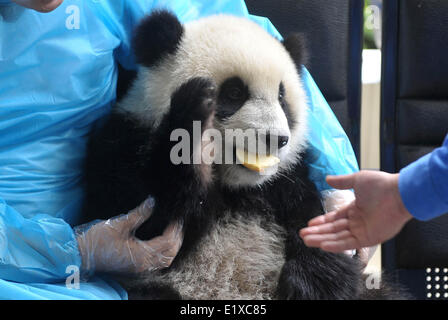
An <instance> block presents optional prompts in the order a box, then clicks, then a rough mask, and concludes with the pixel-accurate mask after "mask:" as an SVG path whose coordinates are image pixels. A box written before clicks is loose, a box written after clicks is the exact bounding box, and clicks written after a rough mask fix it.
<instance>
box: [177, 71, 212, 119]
mask: <svg viewBox="0 0 448 320" xmlns="http://www.w3.org/2000/svg"><path fill="white" fill-rule="evenodd" d="M215 109H216V85H215V84H214V82H213V81H212V80H211V79H207V78H199V77H198V78H193V79H190V80H189V81H187V82H186V83H184V84H183V85H182V86H181V87H180V88H179V89H178V90H177V91H176V92H175V93H174V94H173V96H172V98H171V110H170V113H171V117H172V118H173V119H176V121H175V123H177V124H180V123H183V125H182V126H181V127H190V126H191V124H192V122H193V121H201V122H202V123H209V122H210V121H208V120H210V118H211V117H213V115H214V111H215Z"/></svg>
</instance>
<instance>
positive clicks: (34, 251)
mask: <svg viewBox="0 0 448 320" xmlns="http://www.w3.org/2000/svg"><path fill="white" fill-rule="evenodd" d="M150 203H151V202H148V201H145V202H144V203H143V204H142V205H141V206H139V207H138V208H136V209H135V210H133V211H132V212H131V213H129V214H128V215H122V216H119V217H117V218H115V219H110V220H107V221H96V222H93V223H91V224H89V225H86V226H81V227H78V228H75V231H74V230H73V229H72V228H71V227H70V225H68V224H67V223H66V222H65V221H64V220H62V219H60V218H55V217H52V216H49V215H44V214H42V215H36V216H34V217H32V218H29V219H27V218H24V217H23V216H22V215H21V214H20V213H19V212H17V211H16V210H14V209H13V208H12V207H10V206H8V205H7V204H6V202H5V201H4V200H2V199H0V279H3V280H9V281H15V282H21V283H30V282H39V283H47V282H57V281H61V280H63V279H65V278H66V277H67V273H66V270H67V267H69V266H71V267H72V266H75V267H78V268H79V270H80V271H81V273H84V274H92V273H93V272H96V271H103V272H126V273H138V272H142V271H150V270H156V269H159V268H163V267H167V266H169V265H170V264H171V262H172V260H173V259H174V257H175V256H176V254H177V251H178V250H179V248H180V245H181V244H182V232H181V226H180V225H177V224H173V225H171V226H169V227H168V228H167V229H166V230H165V232H164V234H163V235H162V236H160V237H157V238H154V239H152V240H149V241H144V242H143V241H139V240H137V239H135V238H134V236H133V231H134V230H135V228H137V227H138V226H139V225H140V224H141V223H142V222H143V221H145V220H146V219H147V217H148V216H149V215H150V214H151V205H150Z"/></svg>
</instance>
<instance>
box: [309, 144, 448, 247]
mask: <svg viewBox="0 0 448 320" xmlns="http://www.w3.org/2000/svg"><path fill="white" fill-rule="evenodd" d="M327 181H328V183H329V184H330V185H332V186H334V187H335V188H338V189H351V188H353V189H354V190H355V196H356V200H355V201H353V202H351V203H350V204H348V205H347V206H345V207H343V208H341V209H339V210H336V211H332V212H330V213H327V214H325V215H322V216H319V217H317V218H315V219H312V220H311V221H309V224H308V226H309V227H308V228H304V229H302V230H301V231H300V235H301V237H302V238H303V239H304V241H305V243H306V244H307V245H309V246H312V247H320V248H322V249H324V250H328V251H334V252H338V251H342V250H348V249H353V248H359V247H364V246H370V245H374V244H378V243H382V242H384V241H386V240H389V239H391V238H392V237H394V236H395V235H396V234H397V233H398V232H399V231H400V230H401V229H402V228H403V226H404V225H405V224H406V222H407V221H409V220H410V219H411V218H412V217H415V218H417V219H420V220H428V219H431V218H434V217H437V216H439V215H441V214H443V213H446V212H448V201H447V199H448V186H447V181H448V137H447V138H445V142H444V144H443V146H442V147H440V148H438V149H436V150H434V151H433V152H432V153H431V154H429V155H426V156H425V157H423V158H421V159H419V160H417V161H416V162H414V163H412V164H410V165H409V166H407V167H406V168H404V169H403V170H402V171H401V172H400V173H399V174H388V173H385V172H374V171H361V172H359V173H357V174H354V175H347V176H339V177H329V178H328V180H327Z"/></svg>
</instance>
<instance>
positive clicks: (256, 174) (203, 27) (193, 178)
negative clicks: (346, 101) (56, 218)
mask: <svg viewBox="0 0 448 320" xmlns="http://www.w3.org/2000/svg"><path fill="white" fill-rule="evenodd" d="M134 50H135V56H136V58H137V62H138V63H139V64H140V68H139V71H138V75H137V78H136V80H135V81H134V83H133V84H132V87H131V88H130V90H129V92H128V94H127V96H126V97H125V98H124V99H122V100H121V102H120V103H119V104H118V105H117V106H116V107H115V108H114V110H113V111H112V113H111V115H110V116H109V117H108V118H107V120H106V123H105V125H103V126H102V127H101V128H100V129H99V130H98V131H97V132H95V133H94V134H93V135H92V138H91V139H90V143H89V148H88V156H87V162H86V172H87V173H86V175H87V176H86V183H87V185H86V190H87V194H86V202H85V206H84V213H85V214H86V216H85V217H84V218H85V220H86V221H89V220H92V219H96V218H109V217H112V216H115V215H118V214H121V213H124V212H127V211H129V210H130V209H133V208H135V207H136V206H138V205H139V204H140V203H141V202H142V201H144V199H145V198H147V197H148V195H151V196H153V197H154V199H155V208H154V210H153V214H152V216H151V218H150V219H149V220H148V221H147V222H146V223H145V224H143V225H142V227H141V228H140V229H139V230H138V232H137V236H138V237H139V238H141V239H150V238H152V237H154V236H156V235H159V234H161V233H162V231H163V230H164V228H165V227H166V226H167V225H168V224H169V223H170V222H172V221H181V222H182V223H183V230H184V242H183V245H182V247H181V249H180V251H179V254H178V255H177V257H176V258H175V260H174V262H173V264H172V265H171V266H170V267H169V268H168V269H167V270H164V271H160V272H153V273H151V274H148V275H145V277H144V278H142V279H138V280H137V281H130V282H127V283H125V286H126V287H127V288H128V289H129V292H130V298H134V299H161V298H163V299H361V298H370V297H377V298H389V297H393V295H390V294H389V293H388V291H386V290H382V289H380V290H370V292H369V290H367V289H366V286H365V282H364V280H363V276H362V267H361V265H360V262H359V261H358V260H357V259H354V258H351V257H349V256H347V255H344V254H332V253H327V252H324V251H321V250H319V249H315V248H308V247H306V246H305V245H304V243H303V241H302V240H301V238H300V237H299V235H298V231H299V229H301V228H302V227H304V226H306V223H307V221H308V220H309V219H311V218H313V217H315V216H317V215H320V214H322V213H323V207H322V203H321V198H320V195H319V193H318V191H317V190H316V188H315V186H314V184H313V183H312V182H311V181H310V180H309V178H308V169H307V166H306V164H305V163H304V162H303V161H302V159H303V157H304V154H305V152H306V136H307V117H306V114H307V101H306V98H305V93H304V90H303V87H302V83H301V73H300V71H301V64H302V62H303V57H304V49H303V46H302V44H301V40H300V37H299V36H297V35H292V36H290V37H287V38H286V39H285V40H284V41H283V42H280V41H278V40H277V39H275V38H274V37H272V36H271V35H269V34H268V33H267V32H265V31H264V30H263V29H262V28H261V27H259V26H258V25H256V24H255V23H253V22H251V21H249V20H246V19H243V18H238V17H233V16H227V15H216V16H210V17H207V18H202V19H199V20H197V21H193V22H190V23H187V24H185V25H182V24H181V23H180V22H179V20H178V19H177V18H176V16H174V15H173V14H172V13H170V12H168V11H163V10H162V11H157V12H154V13H152V14H151V15H150V16H148V17H146V18H145V19H143V20H142V22H141V23H140V25H139V26H138V28H137V29H136V32H135V37H134ZM195 121H198V122H196V123H200V124H201V127H200V129H199V130H200V132H201V133H204V132H206V131H207V130H210V129H214V130H215V131H214V132H220V133H222V137H223V141H222V144H221V147H220V148H216V149H214V151H213V152H212V156H213V157H214V158H215V159H216V158H219V157H221V159H224V158H225V156H226V155H228V154H232V158H231V159H232V161H230V163H228V162H226V161H221V163H219V162H218V161H215V162H214V163H211V164H210V163H205V162H204V161H200V162H199V163H194V162H193V163H180V164H176V163H174V162H173V161H172V150H173V148H174V147H175V146H176V145H177V144H178V143H179V141H178V140H177V139H173V137H172V133H173V132H174V131H175V130H176V129H183V130H184V132H188V133H189V134H190V136H191V137H193V136H194V132H193V131H194V130H197V129H195V126H194V122H195ZM230 129H241V130H247V129H252V130H255V132H257V133H258V132H262V134H257V141H261V143H257V145H258V146H260V145H262V144H264V145H265V146H266V148H265V149H266V150H267V152H265V153H264V154H261V153H260V154H259V155H258V154H256V153H257V151H256V150H250V148H249V144H248V143H247V141H246V140H244V141H243V142H242V143H241V141H240V143H239V144H238V141H236V140H237V139H234V138H233V137H232V139H230V138H228V139H226V136H225V134H224V132H225V131H226V130H230ZM210 143H215V141H214V139H210V140H209V141H208V144H207V143H206V142H203V141H202V139H199V140H198V139H194V138H192V139H191V141H190V142H189V143H188V144H187V145H188V146H189V147H190V148H189V149H190V151H191V152H192V153H193V151H194V150H198V149H200V150H202V149H203V148H205V147H206V146H207V145H208V146H209V145H210ZM273 146H274V147H273ZM250 154H252V155H254V156H255V160H254V161H252V162H250V161H248V160H247V157H248V155H250ZM274 154H275V155H274ZM188 158H190V156H189V155H188V156H187V159H188ZM373 291H374V292H373Z"/></svg>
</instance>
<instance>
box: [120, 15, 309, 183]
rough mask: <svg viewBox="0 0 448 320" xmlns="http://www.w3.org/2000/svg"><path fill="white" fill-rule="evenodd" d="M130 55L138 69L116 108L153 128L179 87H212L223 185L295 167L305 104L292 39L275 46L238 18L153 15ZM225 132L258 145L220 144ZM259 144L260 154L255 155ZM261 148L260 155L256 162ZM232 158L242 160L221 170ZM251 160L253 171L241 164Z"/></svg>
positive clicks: (299, 49)
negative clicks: (200, 83)
mask: <svg viewBox="0 0 448 320" xmlns="http://www.w3.org/2000/svg"><path fill="white" fill-rule="evenodd" d="M134 50H135V55H136V58H137V62H138V63H139V64H140V68H139V72H138V76H137V79H136V81H135V82H134V84H133V86H132V88H131V89H130V92H129V94H128V95H127V97H125V99H124V100H122V102H121V104H120V108H122V109H125V110H126V111H128V112H131V113H133V114H136V116H137V117H138V118H139V119H141V121H143V122H145V123H147V124H148V125H150V126H152V127H157V126H158V125H159V124H160V123H161V121H162V119H163V117H164V115H166V114H167V113H168V111H169V109H170V101H171V97H172V94H173V93H174V92H175V91H176V90H177V89H178V88H179V87H180V86H181V85H182V84H184V83H186V82H187V81H188V80H190V79H192V78H196V77H202V78H209V79H212V80H213V81H214V83H215V84H216V87H217V106H216V108H217V109H216V114H215V118H214V127H215V128H216V129H218V130H220V131H221V132H222V133H223V134H222V137H223V139H224V141H223V144H222V148H221V149H220V150H219V151H217V152H216V153H217V154H215V158H220V159H222V161H221V162H222V164H219V165H216V174H217V176H218V179H220V181H221V182H222V183H224V184H226V185H228V186H233V187H238V186H255V185H260V184H262V183H264V182H266V181H268V180H269V179H272V178H274V177H276V176H277V175H279V174H281V173H282V172H284V171H287V170H289V169H290V168H291V167H292V165H294V164H295V163H297V161H299V160H300V153H301V151H303V149H304V147H305V143H306V139H305V136H306V128H307V126H306V113H307V104H306V101H305V94H304V91H303V88H302V84H301V79H300V68H301V64H302V58H303V46H302V44H301V41H300V37H298V36H297V35H293V36H290V37H288V38H286V39H285V40H284V41H283V42H280V41H278V40H277V39H275V38H274V37H272V36H271V35H270V34H268V33H267V32H266V31H265V30H263V29H262V28H261V27H260V26H258V25H257V24H255V23H254V22H251V21H250V20H247V19H244V18H238V17H234V16H228V15H215V16H210V17H206V18H202V19H199V20H196V21H193V22H189V23H187V24H185V25H182V24H181V23H180V22H179V20H178V19H177V18H176V17H175V16H174V15H173V14H171V13H169V12H167V11H157V12H155V13H153V14H151V15H150V16H149V17H147V18H145V19H144V20H143V21H142V23H141V24H140V25H139V27H138V28H137V31H136V35H135V39H134ZM230 129H241V130H242V131H243V132H253V131H255V132H256V139H257V143H256V145H255V146H254V145H253V143H252V144H251V143H248V142H247V139H245V140H244V141H243V142H241V140H238V139H234V137H233V138H232V139H225V131H226V130H230ZM248 129H249V131H248ZM250 130H253V131H250ZM258 141H259V142H258ZM263 143H264V145H265V148H260V147H261V146H262V144H263ZM262 149H263V152H264V153H265V154H266V155H265V156H264V155H262V154H261V153H260V155H259V156H258V154H257V152H258V151H259V150H262ZM230 153H232V154H236V157H234V158H233V159H235V158H237V159H239V160H241V161H233V162H232V163H226V161H225V159H228V158H226V154H230ZM274 154H275V157H271V155H274ZM238 155H239V157H238ZM250 155H252V158H250V159H252V160H251V161H254V159H255V164H256V165H255V166H253V165H242V164H244V160H242V159H241V157H243V158H244V156H246V157H250ZM253 156H255V158H254V157H253ZM246 159H247V158H246Z"/></svg>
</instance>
